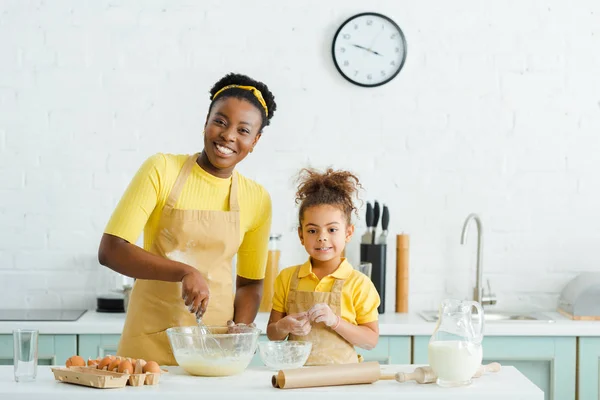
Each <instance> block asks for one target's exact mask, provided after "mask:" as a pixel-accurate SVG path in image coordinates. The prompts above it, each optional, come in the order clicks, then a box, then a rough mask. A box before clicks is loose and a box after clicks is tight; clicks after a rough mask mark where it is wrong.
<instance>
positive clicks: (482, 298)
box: [460, 214, 496, 306]
mask: <svg viewBox="0 0 600 400" xmlns="http://www.w3.org/2000/svg"><path fill="white" fill-rule="evenodd" d="M471 221H475V223H476V225H477V272H476V281H475V289H474V291H473V300H475V301H478V302H479V303H480V304H481V305H482V306H489V305H494V304H496V296H495V295H494V294H492V288H491V287H490V281H489V279H488V282H487V283H488V293H487V294H486V293H485V289H484V288H483V284H482V280H483V279H482V278H483V266H482V262H481V258H482V254H481V246H483V226H482V224H481V219H480V218H479V215H477V214H469V215H468V216H467V219H466V220H465V223H464V224H463V228H462V234H461V237H460V244H463V245H464V244H465V241H466V239H467V228H468V227H469V222H471Z"/></svg>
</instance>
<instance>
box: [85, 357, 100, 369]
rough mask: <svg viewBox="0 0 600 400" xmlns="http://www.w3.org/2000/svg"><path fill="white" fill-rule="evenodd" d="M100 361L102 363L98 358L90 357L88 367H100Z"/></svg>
mask: <svg viewBox="0 0 600 400" xmlns="http://www.w3.org/2000/svg"><path fill="white" fill-rule="evenodd" d="M99 363H100V362H99V361H98V360H93V359H91V358H88V360H87V366H88V367H94V368H98V364H99Z"/></svg>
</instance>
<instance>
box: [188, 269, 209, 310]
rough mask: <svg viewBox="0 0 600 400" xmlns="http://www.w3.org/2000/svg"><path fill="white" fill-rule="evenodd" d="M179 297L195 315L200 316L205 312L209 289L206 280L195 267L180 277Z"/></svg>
mask: <svg viewBox="0 0 600 400" xmlns="http://www.w3.org/2000/svg"><path fill="white" fill-rule="evenodd" d="M181 297H182V298H183V301H184V302H185V305H186V306H187V307H188V309H189V310H190V312H192V313H194V314H196V316H197V317H202V315H203V314H204V313H205V312H206V307H208V299H209V297H210V290H209V289H208V282H206V279H204V277H203V276H202V274H201V273H200V272H199V271H198V270H197V269H193V270H192V271H190V272H188V273H187V274H185V275H184V276H183V279H181Z"/></svg>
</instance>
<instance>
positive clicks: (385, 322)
mask: <svg viewBox="0 0 600 400" xmlns="http://www.w3.org/2000/svg"><path fill="white" fill-rule="evenodd" d="M544 314H546V315H548V316H550V317H551V318H553V319H554V321H553V322H547V321H504V322H502V321H494V322H487V323H486V325H485V335H486V336H600V321H572V320H570V319H568V318H565V317H563V316H562V315H560V314H559V313H557V312H544ZM379 317H380V319H379V331H380V334H381V335H382V336H421V335H425V336H428V335H431V334H432V333H433V330H434V328H435V323H433V322H426V321H425V320H424V319H423V318H421V316H419V315H418V314H417V313H407V314H383V315H380V316H379ZM268 319H269V314H268V313H259V314H258V316H257V317H256V325H257V326H258V327H259V328H261V329H263V330H265V329H266V326H267V321H268ZM124 321H125V314H110V313H98V312H96V311H93V310H89V311H87V312H86V313H85V314H83V316H82V317H81V318H79V320H77V321H72V322H58V321H0V334H11V333H12V331H13V329H17V328H21V329H28V328H30V329H38V330H39V331H40V334H48V335H52V334H57V335H60V334H77V335H82V334H117V335H118V334H121V331H122V329H123V323H124Z"/></svg>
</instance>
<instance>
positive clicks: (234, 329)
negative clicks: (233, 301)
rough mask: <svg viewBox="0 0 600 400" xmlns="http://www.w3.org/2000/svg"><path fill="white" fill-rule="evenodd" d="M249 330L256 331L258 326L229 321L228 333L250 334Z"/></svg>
mask: <svg viewBox="0 0 600 400" xmlns="http://www.w3.org/2000/svg"><path fill="white" fill-rule="evenodd" d="M248 328H250V329H254V328H256V324H255V323H254V322H252V323H250V324H244V323H242V322H239V323H237V324H236V323H235V322H233V321H232V320H229V321H227V333H244V332H248Z"/></svg>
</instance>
